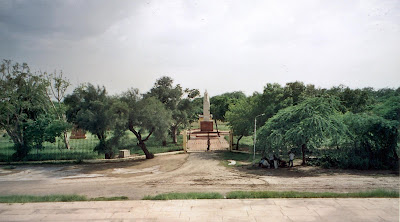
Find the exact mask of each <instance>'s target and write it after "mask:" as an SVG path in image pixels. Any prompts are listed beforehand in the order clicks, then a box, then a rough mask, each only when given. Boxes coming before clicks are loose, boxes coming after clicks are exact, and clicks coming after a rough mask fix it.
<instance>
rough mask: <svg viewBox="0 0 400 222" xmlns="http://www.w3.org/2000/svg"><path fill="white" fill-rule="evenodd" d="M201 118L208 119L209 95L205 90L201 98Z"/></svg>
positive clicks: (209, 117)
mask: <svg viewBox="0 0 400 222" xmlns="http://www.w3.org/2000/svg"><path fill="white" fill-rule="evenodd" d="M203 120H204V121H210V120H211V116H210V97H209V96H208V93H207V90H206V91H205V92H204V98H203Z"/></svg>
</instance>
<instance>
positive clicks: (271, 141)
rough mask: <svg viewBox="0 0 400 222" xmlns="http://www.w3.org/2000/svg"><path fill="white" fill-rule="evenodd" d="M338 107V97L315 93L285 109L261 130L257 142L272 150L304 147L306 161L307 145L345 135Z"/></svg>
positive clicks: (315, 145) (302, 149) (310, 146)
mask: <svg viewBox="0 0 400 222" xmlns="http://www.w3.org/2000/svg"><path fill="white" fill-rule="evenodd" d="M338 107H339V102H338V101H337V100H335V99H332V98H325V97H316V98H308V99H306V100H304V101H303V102H301V103H300V104H298V105H296V106H290V107H287V108H285V109H282V110H280V111H279V112H278V113H277V114H276V115H275V116H273V117H272V118H270V119H268V121H267V122H266V123H265V125H264V126H263V127H261V129H260V130H259V131H258V135H257V138H259V139H258V140H259V142H258V144H259V145H260V146H264V148H265V149H271V150H279V149H283V150H285V149H286V151H287V149H288V148H291V147H301V151H302V154H303V164H306V159H305V152H306V149H307V148H311V149H312V148H316V147H319V146H320V145H321V144H322V143H323V142H324V141H326V140H327V139H335V138H339V137H340V136H344V135H345V133H346V126H345V125H344V124H343V123H342V122H341V121H340V120H339V119H338V118H337V115H338V114H339V111H338Z"/></svg>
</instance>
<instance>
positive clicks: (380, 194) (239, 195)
mask: <svg viewBox="0 0 400 222" xmlns="http://www.w3.org/2000/svg"><path fill="white" fill-rule="evenodd" d="M226 198H228V199H254V198H399V192H398V191H388V190H382V189H378V190H373V191H364V192H356V193H332V192H321V193H314V192H297V191H282V192H276V191H232V192H229V193H228V194H227V195H226Z"/></svg>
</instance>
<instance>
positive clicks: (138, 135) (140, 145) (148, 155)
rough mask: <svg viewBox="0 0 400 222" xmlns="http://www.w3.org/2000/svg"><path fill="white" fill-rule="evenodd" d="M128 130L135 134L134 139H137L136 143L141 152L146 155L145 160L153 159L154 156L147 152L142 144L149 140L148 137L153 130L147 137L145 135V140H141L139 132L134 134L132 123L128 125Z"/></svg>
mask: <svg viewBox="0 0 400 222" xmlns="http://www.w3.org/2000/svg"><path fill="white" fill-rule="evenodd" d="M128 128H129V130H130V131H131V132H132V133H133V134H135V136H136V138H137V139H138V141H139V142H138V145H139V147H140V148H141V149H142V150H143V152H144V154H145V155H146V159H153V158H154V154H152V153H150V152H149V150H148V149H147V147H146V144H145V143H144V142H145V141H146V140H148V139H149V137H150V136H151V134H152V133H153V131H154V129H153V130H151V131H150V133H149V135H147V137H146V138H145V139H142V135H141V134H140V133H139V132H136V130H135V129H134V128H133V124H132V123H129V126H128Z"/></svg>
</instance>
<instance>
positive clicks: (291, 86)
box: [284, 81, 306, 105]
mask: <svg viewBox="0 0 400 222" xmlns="http://www.w3.org/2000/svg"><path fill="white" fill-rule="evenodd" d="M305 90H306V86H305V85H304V83H303V82H298V81H296V82H289V83H286V86H285V88H284V91H285V98H291V99H292V101H293V105H297V104H298V103H299V102H301V100H302V99H303V98H302V95H303V93H304V91H305Z"/></svg>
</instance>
